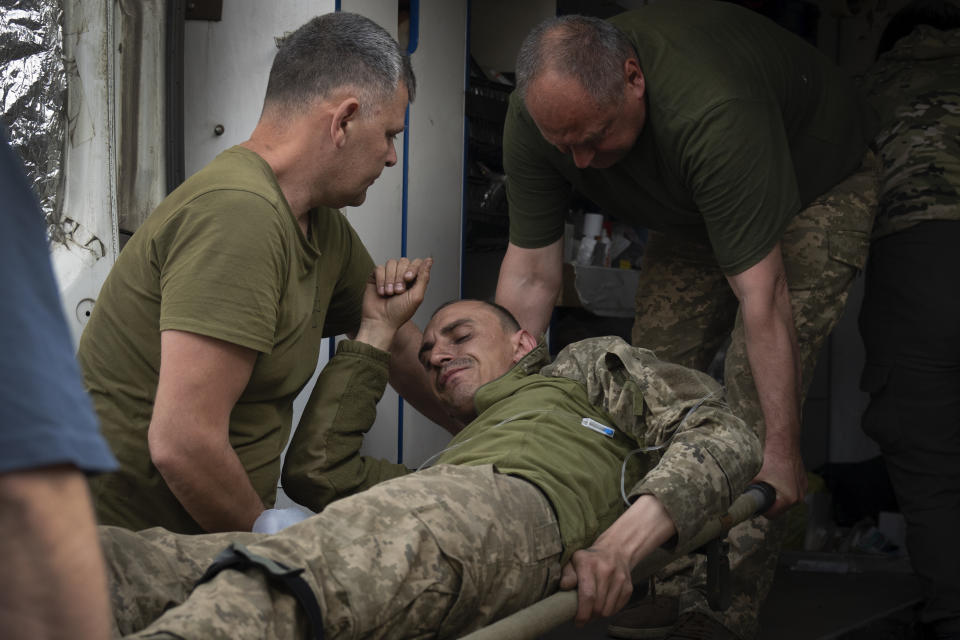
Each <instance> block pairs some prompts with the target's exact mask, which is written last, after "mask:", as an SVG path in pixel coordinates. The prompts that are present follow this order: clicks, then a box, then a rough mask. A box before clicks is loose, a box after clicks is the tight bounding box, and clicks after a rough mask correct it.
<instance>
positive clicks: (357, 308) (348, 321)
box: [323, 210, 374, 336]
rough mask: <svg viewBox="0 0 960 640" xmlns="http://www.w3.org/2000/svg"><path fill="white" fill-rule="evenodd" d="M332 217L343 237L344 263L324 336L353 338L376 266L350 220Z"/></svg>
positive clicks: (334, 227)
mask: <svg viewBox="0 0 960 640" xmlns="http://www.w3.org/2000/svg"><path fill="white" fill-rule="evenodd" d="M330 215H332V216H335V218H333V221H334V222H335V223H336V224H334V225H331V229H335V230H336V235H337V236H338V237H339V240H338V242H339V247H341V249H340V250H341V251H342V255H343V260H342V262H341V265H342V266H341V270H340V276H339V278H338V279H337V286H336V288H335V289H334V291H333V296H332V297H331V298H330V306H329V307H328V310H327V317H326V320H325V321H324V324H323V335H324V336H338V335H341V334H344V333H347V334H353V333H355V332H356V331H357V329H359V328H360V313H361V311H362V310H363V292H364V289H365V288H366V285H367V278H369V277H370V274H371V273H372V272H373V267H374V264H373V259H372V258H371V257H370V254H369V253H368V252H367V248H366V247H365V246H363V242H361V241H360V237H359V236H358V235H357V232H356V231H355V230H354V229H353V227H352V226H350V223H349V222H348V221H347V218H346V216H344V215H343V214H342V213H340V212H339V211H336V210H330Z"/></svg>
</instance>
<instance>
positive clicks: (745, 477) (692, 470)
mask: <svg viewBox="0 0 960 640" xmlns="http://www.w3.org/2000/svg"><path fill="white" fill-rule="evenodd" d="M578 345H583V346H580V347H579V348H577V346H578ZM541 373H542V374H543V375H560V376H563V377H567V378H572V379H575V380H577V379H578V380H579V381H580V382H581V383H582V384H584V385H585V387H586V389H587V394H588V396H589V397H590V401H591V403H593V404H595V405H597V406H601V407H604V408H605V409H607V411H608V412H609V413H610V415H611V416H612V417H613V418H614V420H615V422H616V425H617V427H618V428H619V429H621V430H623V431H625V432H626V433H628V434H629V435H630V436H631V437H633V438H634V439H635V440H636V441H637V443H638V445H639V447H659V446H662V447H664V450H663V454H662V456H661V458H660V460H659V462H658V463H657V465H656V466H655V467H653V469H651V470H650V471H649V472H648V473H647V474H646V475H645V476H644V478H643V479H641V480H640V481H639V482H638V483H636V484H635V485H634V486H633V487H632V488H630V489H629V490H628V492H627V497H628V498H629V499H630V500H631V501H633V500H635V499H636V498H637V497H639V496H641V495H645V494H649V495H653V496H655V497H656V498H657V499H658V500H659V501H660V502H661V504H663V506H664V508H665V509H666V510H667V513H669V515H670V518H671V519H672V520H673V522H674V525H675V526H676V528H677V539H676V541H675V544H678V545H681V546H682V545H684V544H686V542H687V541H689V540H690V539H691V538H692V537H693V536H695V535H696V534H697V533H699V531H700V530H701V529H702V528H703V527H704V526H705V524H706V522H707V520H708V519H709V518H710V517H711V516H715V515H717V514H719V513H723V512H724V511H726V509H727V508H728V507H729V506H730V504H731V503H732V502H733V500H734V499H736V497H737V496H738V495H740V493H741V492H742V491H743V489H744V487H746V485H747V483H748V482H749V481H750V480H751V479H752V478H753V477H754V476H755V475H756V473H757V472H758V471H759V470H760V463H761V459H762V451H761V447H760V441H759V439H758V438H757V436H756V434H754V433H753V431H752V430H751V429H750V428H749V427H748V426H747V425H746V423H744V422H743V420H741V419H740V418H738V417H736V416H735V415H733V414H732V413H731V412H730V410H729V408H728V407H727V406H726V404H725V403H724V401H723V390H722V388H721V387H720V386H719V385H718V384H717V383H716V382H715V381H714V380H713V379H712V378H710V376H708V375H706V374H704V373H701V372H699V371H695V370H693V369H689V368H687V367H682V366H680V365H676V364H671V363H668V362H664V361H662V360H660V359H658V358H657V357H656V356H655V355H654V354H653V352H651V351H648V350H646V349H640V348H636V347H631V346H630V345H628V344H627V343H626V342H624V341H623V340H621V339H620V338H614V337H606V338H597V339H593V340H586V341H582V342H581V343H576V344H575V345H571V346H570V347H567V349H565V350H564V352H561V354H560V355H558V357H557V359H556V361H555V362H554V363H553V364H552V365H550V366H548V367H545V368H544V369H543V370H542V371H541Z"/></svg>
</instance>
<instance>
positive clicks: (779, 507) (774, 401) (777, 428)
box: [744, 294, 807, 518]
mask: <svg viewBox="0 0 960 640" xmlns="http://www.w3.org/2000/svg"><path fill="white" fill-rule="evenodd" d="M783 297H784V298H786V300H785V301H783V300H781V302H780V303H779V304H778V305H777V308H776V310H777V313H775V314H772V317H768V318H767V319H766V320H765V321H764V319H763V318H762V317H760V318H757V317H750V315H749V314H747V313H744V332H745V341H746V345H745V346H746V351H747V358H748V360H749V362H750V369H751V372H752V373H753V380H754V384H755V385H756V389H757V396H758V398H759V401H760V409H761V411H762V413H763V420H764V424H765V433H764V441H763V466H762V467H761V469H760V472H759V473H758V474H757V478H756V479H757V480H761V481H764V482H768V483H770V484H771V485H773V487H774V488H775V489H776V492H777V500H776V502H775V503H774V505H773V507H772V508H771V509H770V510H768V511H767V513H766V515H767V517H771V518H772V517H776V516H778V515H780V514H781V513H782V512H783V511H784V510H786V509H787V508H788V507H790V506H792V505H794V504H796V503H797V502H798V501H800V500H802V499H803V495H804V492H805V491H806V486H807V478H806V469H805V467H804V464H803V457H802V454H801V451H800V377H801V373H800V369H799V356H798V351H799V349H798V348H797V338H796V331H795V329H794V326H793V318H792V314H791V313H790V306H789V305H790V302H789V295H787V294H785V295H784V296H783ZM784 306H785V307H786V309H784Z"/></svg>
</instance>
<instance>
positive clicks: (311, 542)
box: [101, 465, 561, 640]
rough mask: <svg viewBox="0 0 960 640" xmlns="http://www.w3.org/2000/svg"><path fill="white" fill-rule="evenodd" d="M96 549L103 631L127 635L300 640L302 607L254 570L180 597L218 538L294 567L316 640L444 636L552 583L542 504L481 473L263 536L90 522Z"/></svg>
mask: <svg viewBox="0 0 960 640" xmlns="http://www.w3.org/2000/svg"><path fill="white" fill-rule="evenodd" d="M101 540H102V543H103V547H104V554H105V556H106V560H107V566H108V572H109V574H110V589H111V599H112V603H111V604H112V607H113V611H114V619H115V623H116V628H115V635H117V636H126V637H136V638H178V639H181V638H182V639H192V638H197V639H200V638H203V639H207V640H209V639H215V638H224V639H231V640H237V639H246V638H249V639H250V640H263V639H281V638H282V639H284V640H294V639H296V640H299V639H300V638H304V637H306V633H307V629H308V623H307V618H306V614H305V612H304V610H303V609H302V608H301V607H299V605H297V603H296V601H295V599H294V597H293V596H291V595H289V594H288V593H286V592H284V591H283V590H282V589H277V588H272V587H270V586H268V584H267V582H266V578H265V577H264V573H263V572H262V571H261V570H259V569H257V568H251V569H246V570H243V571H239V570H234V569H225V570H223V571H221V572H220V573H218V574H217V575H216V576H215V577H214V578H213V579H211V580H210V581H208V582H204V583H203V584H201V585H199V586H198V587H197V588H196V589H195V590H193V591H192V592H191V589H192V587H193V585H194V584H195V583H196V581H197V580H198V579H199V578H200V577H201V576H202V575H203V573H204V571H205V570H206V568H207V567H208V566H209V565H210V563H211V561H212V560H213V558H214V557H215V556H216V555H217V554H218V553H219V552H220V551H222V550H223V549H224V548H226V547H227V546H228V545H230V544H231V543H237V544H241V545H244V546H245V547H246V549H247V550H249V551H250V552H251V553H253V554H256V555H258V556H261V557H265V558H268V559H270V560H273V561H275V562H279V563H282V564H284V565H286V566H287V567H291V568H293V567H297V568H300V567H302V568H305V569H306V570H305V571H304V573H303V574H302V577H303V579H304V580H305V581H306V582H307V584H308V585H309V586H310V588H311V590H312V591H313V593H314V594H315V595H316V598H317V601H318V603H319V606H320V610H321V613H322V616H323V626H324V629H325V632H326V637H327V638H328V639H330V640H333V639H336V638H351V639H358V638H427V637H430V638H434V637H437V638H452V637H458V636H459V635H462V634H463V633H465V632H467V631H470V630H473V629H477V628H480V627H482V626H485V625H486V624H489V623H490V622H491V621H493V620H495V619H498V618H501V617H503V616H505V615H508V614H510V613H513V612H514V611H517V610H519V609H521V608H523V607H526V606H529V605H530V604H532V603H534V602H536V601H538V600H540V599H542V598H544V597H545V596H547V595H549V594H550V593H552V592H553V591H555V590H556V588H557V584H558V581H559V577H560V553H561V542H560V533H559V529H558V528H557V521H556V517H555V515H554V513H553V509H552V508H551V506H550V504H549V502H548V501H547V499H546V498H545V497H544V496H543V494H542V493H541V492H540V491H539V489H537V488H536V487H535V486H534V485H532V484H530V483H528V482H526V481H524V480H520V479H518V478H514V477H510V476H505V475H502V474H498V473H495V472H494V471H493V469H492V467H490V466H489V465H488V466H476V467H467V466H451V465H438V466H436V467H433V468H430V469H428V470H426V471H422V472H419V473H416V474H411V475H407V476H403V477H401V478H397V479H395V480H391V481H388V482H384V483H382V484H379V485H377V486H375V487H373V488H372V489H370V490H368V491H364V492H363V493H360V494H357V495H355V496H352V497H350V498H346V499H344V500H340V501H338V502H335V503H333V504H331V505H330V506H328V507H327V508H326V509H325V510H324V511H323V512H322V513H320V514H319V515H317V516H314V517H311V518H308V519H307V520H304V521H303V522H300V523H298V524H296V525H293V526H292V527H288V528H287V529H284V530H283V531H281V532H279V533H276V534H273V535H266V534H253V533H219V534H207V535H196V536H190V535H179V534H173V533H170V532H168V531H165V530H163V529H159V528H157V529H148V530H146V531H142V532H139V533H134V532H131V531H127V530H124V529H119V528H114V527H101ZM438 630H439V633H437V632H438Z"/></svg>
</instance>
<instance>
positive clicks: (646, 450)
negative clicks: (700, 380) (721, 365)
mask: <svg viewBox="0 0 960 640" xmlns="http://www.w3.org/2000/svg"><path fill="white" fill-rule="evenodd" d="M718 391H723V387H720V388H717V389H714V390H713V391H711V392H710V393H708V394H707V395H705V396H703V397H702V398H700V399H699V400H697V403H696V404H695V405H693V406H692V407H690V408H689V409H687V412H686V413H685V414H684V416H683V420H681V421H680V424H679V425H677V428H676V429H674V430H673V433H672V434H671V435H670V437H669V438H668V439H667V441H666V442H664V443H662V444H658V445H654V446H652V447H640V448H638V449H634V450H633V451H630V452H628V453H627V455H625V456H624V457H623V464H621V465H620V497H621V498H623V503H624V504H625V505H627V506H628V507H629V506H630V505H631V504H632V503H631V502H630V499H629V498H628V497H627V487H626V481H627V462H629V461H630V458H632V457H633V456H634V455H636V454H638V453H649V452H650V451H658V450H660V449H665V448H666V447H667V446H669V445H670V443H671V442H673V439H674V438H675V437H676V436H677V434H678V433H680V431H682V430H683V425H685V424H686V423H687V419H688V418H689V417H690V414H691V413H693V412H694V411H696V410H697V409H699V408H700V406H701V405H702V404H703V403H704V402H706V401H707V400H709V399H710V398H712V397H713V396H715V395H716V394H717V392H718ZM441 453H442V452H441Z"/></svg>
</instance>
